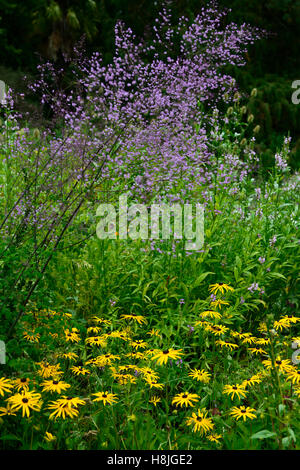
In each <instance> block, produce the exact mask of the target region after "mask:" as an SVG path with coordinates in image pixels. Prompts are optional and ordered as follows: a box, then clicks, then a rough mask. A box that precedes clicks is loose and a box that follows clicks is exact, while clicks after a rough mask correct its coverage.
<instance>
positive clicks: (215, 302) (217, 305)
mask: <svg viewBox="0 0 300 470" xmlns="http://www.w3.org/2000/svg"><path fill="white" fill-rule="evenodd" d="M210 305H211V306H212V307H214V308H219V309H220V310H221V308H222V305H229V302H225V300H221V299H217V300H213V301H212V302H211V303H210Z"/></svg>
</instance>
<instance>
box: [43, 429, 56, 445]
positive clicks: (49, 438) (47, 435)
mask: <svg viewBox="0 0 300 470" xmlns="http://www.w3.org/2000/svg"><path fill="white" fill-rule="evenodd" d="M44 439H45V441H47V442H52V441H55V439H56V437H55V436H53V434H51V432H47V431H46V432H45V436H44Z"/></svg>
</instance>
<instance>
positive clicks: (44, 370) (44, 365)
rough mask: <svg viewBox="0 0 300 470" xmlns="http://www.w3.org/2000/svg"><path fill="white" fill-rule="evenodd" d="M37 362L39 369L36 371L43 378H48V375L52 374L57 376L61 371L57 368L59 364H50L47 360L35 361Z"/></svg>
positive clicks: (51, 375)
mask: <svg viewBox="0 0 300 470" xmlns="http://www.w3.org/2000/svg"><path fill="white" fill-rule="evenodd" d="M37 364H38V365H39V366H40V369H39V370H38V371H37V373H38V375H40V376H41V377H43V378H44V379H48V378H49V377H53V376H54V377H57V376H58V375H60V374H62V373H63V372H62V371H61V370H59V369H60V364H56V365H51V364H49V363H48V362H37Z"/></svg>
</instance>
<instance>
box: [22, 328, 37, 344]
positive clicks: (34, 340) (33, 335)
mask: <svg viewBox="0 0 300 470" xmlns="http://www.w3.org/2000/svg"><path fill="white" fill-rule="evenodd" d="M23 336H24V338H25V339H26V340H27V341H29V343H38V342H39V340H40V337H41V335H40V334H39V333H28V332H27V331H24V332H23Z"/></svg>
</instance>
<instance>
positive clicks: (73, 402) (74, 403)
mask: <svg viewBox="0 0 300 470" xmlns="http://www.w3.org/2000/svg"><path fill="white" fill-rule="evenodd" d="M56 401H57V402H58V403H61V404H62V405H66V406H67V407H68V408H78V406H79V405H85V401H84V400H82V399H81V398H79V397H70V396H69V397H67V396H66V395H63V396H62V397H61V398H58V399H57V400H56Z"/></svg>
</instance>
